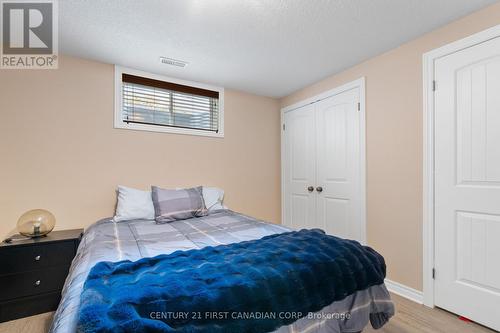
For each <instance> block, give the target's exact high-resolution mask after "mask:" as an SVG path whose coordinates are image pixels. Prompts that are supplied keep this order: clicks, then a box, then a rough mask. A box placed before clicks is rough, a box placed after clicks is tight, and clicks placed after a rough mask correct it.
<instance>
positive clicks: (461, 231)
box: [434, 39, 500, 330]
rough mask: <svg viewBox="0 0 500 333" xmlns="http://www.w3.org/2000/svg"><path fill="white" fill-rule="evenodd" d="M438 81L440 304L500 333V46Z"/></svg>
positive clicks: (440, 64) (445, 62) (457, 61)
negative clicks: (499, 309)
mask: <svg viewBox="0 0 500 333" xmlns="http://www.w3.org/2000/svg"><path fill="white" fill-rule="evenodd" d="M435 78H436V81H437V90H436V92H435V209H434V210H435V266H436V280H435V303H436V305H437V306H440V307H443V308H445V309H447V310H450V311H452V312H455V313H457V314H460V315H463V316H465V317H468V318H470V319H472V320H474V321H477V322H479V323H481V324H484V325H486V326H490V327H492V328H494V329H496V330H500V316H499V312H498V304H500V268H499V267H500V265H499V262H500V245H499V244H500V204H499V203H500V94H499V93H498V92H499V91H500V40H499V39H493V40H490V41H488V42H485V43H482V44H478V45H476V46H474V47H470V48H467V49H464V50H461V51H459V52H456V53H453V54H451V55H448V56H445V57H442V58H440V59H438V60H436V62H435Z"/></svg>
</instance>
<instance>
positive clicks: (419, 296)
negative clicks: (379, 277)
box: [384, 279, 424, 304]
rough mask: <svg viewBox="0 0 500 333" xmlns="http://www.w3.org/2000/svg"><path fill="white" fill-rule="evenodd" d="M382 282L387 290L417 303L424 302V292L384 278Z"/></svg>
mask: <svg viewBox="0 0 500 333" xmlns="http://www.w3.org/2000/svg"><path fill="white" fill-rule="evenodd" d="M384 282H385V286H386V287H387V290H389V291H390V292H392V293H395V294H397V295H399V296H401V297H404V298H407V299H409V300H410V301H413V302H415V303H418V304H423V303H424V294H423V293H422V292H421V291H419V290H416V289H413V288H410V287H408V286H405V285H404V284H401V283H398V282H394V281H391V280H389V279H385V281H384Z"/></svg>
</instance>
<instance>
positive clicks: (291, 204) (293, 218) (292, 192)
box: [283, 106, 316, 229]
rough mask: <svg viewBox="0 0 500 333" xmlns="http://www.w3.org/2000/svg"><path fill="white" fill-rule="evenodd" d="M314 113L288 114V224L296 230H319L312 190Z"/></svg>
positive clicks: (309, 109)
mask: <svg viewBox="0 0 500 333" xmlns="http://www.w3.org/2000/svg"><path fill="white" fill-rule="evenodd" d="M314 122H315V119H314V109H313V107H312V106H306V107H303V108H300V109H297V110H294V111H290V112H287V113H285V115H284V124H285V126H286V130H285V132H284V141H285V142H284V149H285V154H284V159H283V164H284V168H283V172H284V193H283V196H284V209H283V212H284V219H283V220H284V222H285V224H286V225H287V226H290V227H292V228H296V229H300V228H315V227H316V224H315V214H316V213H315V210H316V197H315V195H314V192H309V191H308V189H307V188H308V187H309V186H314V184H315V178H316V174H315V172H316V154H315V142H314V140H315V135H314V127H315V123H314Z"/></svg>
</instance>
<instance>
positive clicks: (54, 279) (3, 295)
mask: <svg viewBox="0 0 500 333" xmlns="http://www.w3.org/2000/svg"><path fill="white" fill-rule="evenodd" d="M68 271H69V266H57V267H49V268H46V269H41V270H35V271H30V272H24V273H18V274H10V275H3V276H0V286H9V287H8V288H1V289H0V301H6V300H10V299H14V298H18V297H25V296H32V295H37V294H43V293H47V292H51V291H58V290H61V289H62V287H63V285H64V281H65V280H66V276H67V275H68Z"/></svg>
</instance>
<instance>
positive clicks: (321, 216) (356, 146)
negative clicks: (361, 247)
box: [315, 88, 363, 241]
mask: <svg viewBox="0 0 500 333" xmlns="http://www.w3.org/2000/svg"><path fill="white" fill-rule="evenodd" d="M358 102H359V88H354V89H351V90H348V91H345V92H342V93H340V94H338V95H334V96H332V97H329V98H326V99H323V100H321V101H319V102H317V103H316V104H315V112H316V154H317V157H316V161H317V163H316V170H317V171H316V176H317V177H316V178H317V179H316V187H317V189H320V190H321V191H316V194H317V199H316V207H317V214H316V219H317V224H318V225H319V226H320V227H321V228H322V229H323V230H325V231H326V232H327V233H329V234H331V235H335V236H338V237H342V238H349V239H356V240H360V241H363V240H362V231H363V230H362V227H363V226H362V223H361V212H362V209H361V207H360V196H361V191H360V163H361V161H360V142H359V139H360V126H359V124H360V121H359V119H360V112H359V111H358Z"/></svg>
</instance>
